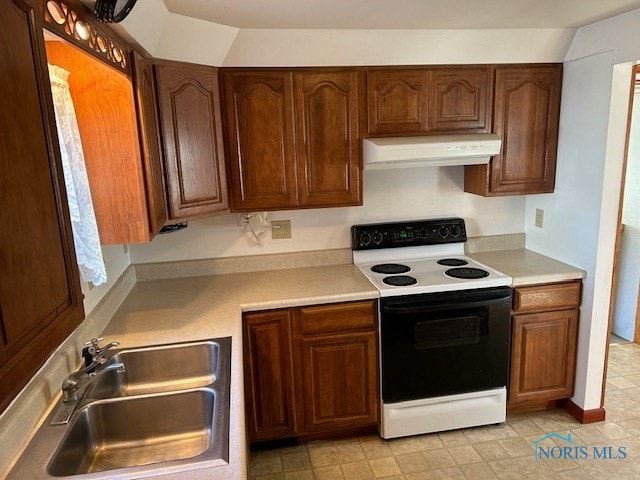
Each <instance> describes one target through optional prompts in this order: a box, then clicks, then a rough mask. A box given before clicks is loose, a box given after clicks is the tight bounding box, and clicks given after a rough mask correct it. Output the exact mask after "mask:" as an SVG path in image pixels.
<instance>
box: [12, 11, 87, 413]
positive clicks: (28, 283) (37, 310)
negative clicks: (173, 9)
mask: <svg viewBox="0 0 640 480" xmlns="http://www.w3.org/2000/svg"><path fill="white" fill-rule="evenodd" d="M0 18H2V19H3V20H4V22H3V23H4V25H3V28H2V30H0V65H2V68H1V69H0V91H2V92H5V94H4V95H3V98H2V102H0V132H2V141H0V172H2V173H1V174H0V201H1V202H2V208H0V222H2V225H4V226H5V227H6V228H5V229H4V230H3V232H2V235H0V271H1V272H2V276H1V278H0V323H1V325H0V411H2V410H4V408H6V406H7V405H8V404H9V401H10V400H11V399H12V398H13V397H14V396H15V395H16V394H17V393H18V391H19V389H20V388H22V387H23V386H24V385H25V384H26V382H27V381H28V380H29V379H30V378H31V376H32V375H33V374H34V373H35V371H36V370H37V369H38V368H39V367H40V366H41V365H42V363H43V362H44V361H45V359H46V358H47V357H48V356H49V355H50V354H51V352H52V351H53V350H54V349H55V348H56V347H57V346H58V345H59V344H60V343H61V342H62V341H63V340H64V338H66V337H67V336H68V335H69V333H71V332H72V331H73V329H74V328H75V326H76V325H77V324H78V323H79V322H80V321H81V319H82V318H83V309H82V293H81V291H80V283H79V277H78V269H77V265H76V259H75V253H74V250H73V238H72V235H71V225H70V221H69V214H68V208H67V206H66V201H67V200H66V193H65V187H64V179H63V177H62V167H61V163H60V157H59V147H58V140H57V135H56V133H55V119H54V116H53V102H52V99H51V90H50V87H49V80H48V75H47V73H46V72H47V65H46V58H45V54H44V40H43V36H42V28H43V27H42V24H41V21H40V18H41V15H40V13H39V11H38V10H37V2H35V0H34V1H31V0H16V1H4V2H0ZM7 92H10V93H7Z"/></svg>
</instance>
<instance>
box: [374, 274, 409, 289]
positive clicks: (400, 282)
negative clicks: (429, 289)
mask: <svg viewBox="0 0 640 480" xmlns="http://www.w3.org/2000/svg"><path fill="white" fill-rule="evenodd" d="M382 281H383V282H384V283H386V284H387V285H391V286H393V287H408V286H409V285H415V284H416V283H418V280H416V279H415V278H413V277H411V276H409V275H392V276H390V277H384V278H383V279H382Z"/></svg>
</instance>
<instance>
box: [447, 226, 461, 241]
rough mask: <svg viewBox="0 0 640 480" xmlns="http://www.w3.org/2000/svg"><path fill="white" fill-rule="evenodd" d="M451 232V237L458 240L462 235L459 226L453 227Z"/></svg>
mask: <svg viewBox="0 0 640 480" xmlns="http://www.w3.org/2000/svg"><path fill="white" fill-rule="evenodd" d="M449 231H450V232H451V236H452V237H453V238H458V237H459V236H460V234H461V233H462V232H461V231H460V227H458V226H457V225H453V226H452V227H451V229H450V230H449Z"/></svg>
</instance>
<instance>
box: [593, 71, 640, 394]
mask: <svg viewBox="0 0 640 480" xmlns="http://www.w3.org/2000/svg"><path fill="white" fill-rule="evenodd" d="M638 73H639V69H638V65H634V66H633V70H632V74H631V85H630V86H629V87H630V88H629V109H628V112H627V133H626V137H625V141H624V159H623V163H622V175H621V180H620V182H621V185H620V197H619V198H618V222H617V228H616V239H615V246H614V253H613V269H612V272H611V290H610V292H609V318H608V319H607V338H606V342H607V343H606V346H605V352H604V371H603V372H602V391H601V393H600V405H601V406H604V395H605V389H606V386H607V370H608V368H609V344H610V342H611V332H612V331H613V317H614V314H615V308H616V305H615V297H616V289H617V288H618V269H619V264H618V260H619V258H618V257H619V256H620V240H621V238H622V207H623V205H624V190H625V178H626V173H627V162H628V157H629V138H630V136H631V117H632V114H633V99H634V91H635V86H636V84H637V83H638V80H637V79H638ZM636 107H638V106H637V105H636ZM639 294H640V292H639ZM638 299H639V301H640V297H638ZM635 336H636V338H634V341H636V343H637V340H638V316H637V315H636V333H635Z"/></svg>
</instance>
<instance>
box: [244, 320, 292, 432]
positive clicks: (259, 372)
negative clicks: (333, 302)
mask: <svg viewBox="0 0 640 480" xmlns="http://www.w3.org/2000/svg"><path fill="white" fill-rule="evenodd" d="M244 378H245V397H246V398H245V405H246V413H247V430H248V432H249V440H250V441H252V442H253V441H262V440H271V439H276V438H284V437H289V436H295V435H296V434H297V428H296V406H295V394H294V386H293V360H292V350H291V326H290V317H289V310H274V311H271V312H264V313H252V314H246V315H245V319H244Z"/></svg>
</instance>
